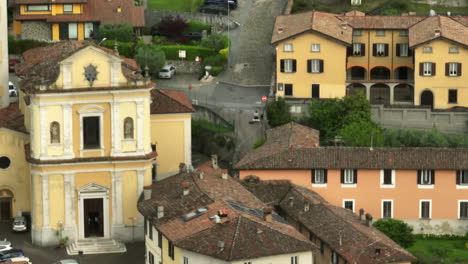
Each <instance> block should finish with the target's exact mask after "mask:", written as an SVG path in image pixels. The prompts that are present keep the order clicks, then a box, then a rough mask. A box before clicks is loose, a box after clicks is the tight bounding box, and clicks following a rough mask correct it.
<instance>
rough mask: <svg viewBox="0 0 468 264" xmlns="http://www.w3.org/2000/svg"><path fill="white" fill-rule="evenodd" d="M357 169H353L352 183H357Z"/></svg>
mask: <svg viewBox="0 0 468 264" xmlns="http://www.w3.org/2000/svg"><path fill="white" fill-rule="evenodd" d="M357 171H358V170H357V169H354V177H353V183H354V184H356V183H357Z"/></svg>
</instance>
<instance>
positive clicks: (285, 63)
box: [280, 59, 296, 73]
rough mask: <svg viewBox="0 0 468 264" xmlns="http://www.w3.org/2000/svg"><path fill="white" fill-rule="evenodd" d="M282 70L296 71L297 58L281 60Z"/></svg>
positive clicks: (287, 71) (286, 71)
mask: <svg viewBox="0 0 468 264" xmlns="http://www.w3.org/2000/svg"><path fill="white" fill-rule="evenodd" d="M280 66H281V72H285V73H292V72H296V60H294V59H283V60H281V61H280Z"/></svg>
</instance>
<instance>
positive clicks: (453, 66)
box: [445, 62, 459, 76]
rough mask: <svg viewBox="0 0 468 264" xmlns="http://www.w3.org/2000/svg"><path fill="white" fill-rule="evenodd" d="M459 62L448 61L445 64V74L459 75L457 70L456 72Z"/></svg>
mask: <svg viewBox="0 0 468 264" xmlns="http://www.w3.org/2000/svg"><path fill="white" fill-rule="evenodd" d="M458 65H459V63H457V62H449V63H447V64H446V66H445V67H446V70H447V72H446V74H445V75H447V76H459V72H458V67H459V66H458Z"/></svg>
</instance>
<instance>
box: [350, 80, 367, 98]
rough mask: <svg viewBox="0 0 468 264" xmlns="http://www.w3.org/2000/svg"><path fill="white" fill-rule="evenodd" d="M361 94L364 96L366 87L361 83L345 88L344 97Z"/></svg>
mask: <svg viewBox="0 0 468 264" xmlns="http://www.w3.org/2000/svg"><path fill="white" fill-rule="evenodd" d="M358 93H362V94H363V95H364V96H366V86H364V84H361V83H351V84H349V85H348V86H347V87H346V95H356V94H358Z"/></svg>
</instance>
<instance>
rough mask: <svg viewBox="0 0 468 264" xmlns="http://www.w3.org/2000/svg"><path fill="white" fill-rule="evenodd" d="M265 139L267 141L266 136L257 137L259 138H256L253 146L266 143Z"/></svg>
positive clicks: (254, 147) (255, 147)
mask: <svg viewBox="0 0 468 264" xmlns="http://www.w3.org/2000/svg"><path fill="white" fill-rule="evenodd" d="M265 141H266V139H265V137H259V138H257V140H255V142H254V143H253V145H252V148H253V149H257V148H259V147H261V146H262V145H263V144H264V143H265Z"/></svg>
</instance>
